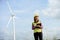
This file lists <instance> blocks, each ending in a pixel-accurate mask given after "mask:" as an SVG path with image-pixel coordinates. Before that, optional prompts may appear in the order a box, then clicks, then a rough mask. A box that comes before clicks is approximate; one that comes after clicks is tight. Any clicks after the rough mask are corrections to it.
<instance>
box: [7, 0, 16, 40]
mask: <svg viewBox="0 0 60 40" xmlns="http://www.w3.org/2000/svg"><path fill="white" fill-rule="evenodd" d="M7 5H8V8H9V11H10V13H11V17H10V19H9V21H8V24H7V27H8V25H9V23H10V21H11V20H12V26H13V34H14V35H13V37H14V40H15V14H14V12H13V10H12V9H11V6H10V4H9V2H8V1H7Z"/></svg>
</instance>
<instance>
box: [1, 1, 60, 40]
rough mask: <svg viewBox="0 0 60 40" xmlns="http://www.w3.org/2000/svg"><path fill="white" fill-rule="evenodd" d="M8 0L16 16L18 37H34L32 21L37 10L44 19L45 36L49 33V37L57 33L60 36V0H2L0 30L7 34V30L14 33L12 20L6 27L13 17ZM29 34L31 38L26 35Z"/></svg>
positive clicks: (42, 19)
mask: <svg viewBox="0 0 60 40" xmlns="http://www.w3.org/2000/svg"><path fill="white" fill-rule="evenodd" d="M7 1H8V2H9V4H10V6H11V9H12V11H13V12H14V13H15V16H16V19H15V21H16V23H15V24H16V26H15V27H16V36H17V37H16V39H18V38H20V37H21V39H22V38H26V39H30V38H32V37H33V35H32V33H33V31H32V30H31V23H32V22H33V16H34V13H35V12H38V13H39V17H40V18H39V19H40V20H41V21H42V24H43V34H44V37H46V36H47V34H48V36H49V38H50V37H53V36H55V35H57V36H60V34H59V30H60V24H59V23H60V16H59V14H60V11H59V10H60V5H59V3H60V1H59V0H1V1H0V32H2V33H4V34H5V35H6V33H7V32H8V34H9V35H13V31H12V30H13V27H12V20H11V22H10V23H9V26H8V28H6V25H7V23H8V21H9V19H10V17H11V12H10V10H9V7H8V5H7ZM30 33H31V34H30ZM46 33H47V34H46ZM27 34H28V36H29V38H28V37H26V35H27ZM53 34H54V35H53ZM51 35H52V36H51ZM58 38H59V37H58ZM32 39H33V38H32ZM32 39H31V40H32ZM18 40H20V39H18ZM22 40H24V39H22Z"/></svg>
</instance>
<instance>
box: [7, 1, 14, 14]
mask: <svg viewBox="0 0 60 40" xmlns="http://www.w3.org/2000/svg"><path fill="white" fill-rule="evenodd" d="M7 5H8V8H9V11H10V13H11V14H14V13H13V11H12V9H11V6H10V4H9V2H8V1H7Z"/></svg>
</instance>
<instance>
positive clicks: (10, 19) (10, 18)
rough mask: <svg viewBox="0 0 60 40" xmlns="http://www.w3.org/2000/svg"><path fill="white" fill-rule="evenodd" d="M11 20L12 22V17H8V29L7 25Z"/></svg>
mask: <svg viewBox="0 0 60 40" xmlns="http://www.w3.org/2000/svg"><path fill="white" fill-rule="evenodd" d="M11 20H12V17H10V19H9V21H8V23H7V27H8V25H9V23H10V21H11Z"/></svg>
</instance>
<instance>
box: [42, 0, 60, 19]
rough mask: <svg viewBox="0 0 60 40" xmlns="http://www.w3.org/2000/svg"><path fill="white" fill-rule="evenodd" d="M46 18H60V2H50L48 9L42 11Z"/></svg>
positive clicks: (53, 0) (49, 0) (54, 0)
mask: <svg viewBox="0 0 60 40" xmlns="http://www.w3.org/2000/svg"><path fill="white" fill-rule="evenodd" d="M42 12H43V14H44V15H45V16H50V17H53V18H60V16H59V15H60V0H48V8H46V9H43V10H42Z"/></svg>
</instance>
